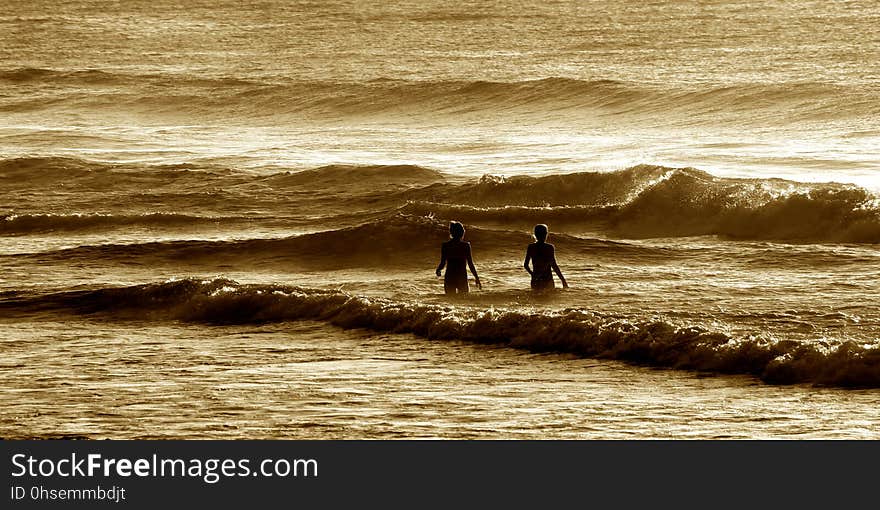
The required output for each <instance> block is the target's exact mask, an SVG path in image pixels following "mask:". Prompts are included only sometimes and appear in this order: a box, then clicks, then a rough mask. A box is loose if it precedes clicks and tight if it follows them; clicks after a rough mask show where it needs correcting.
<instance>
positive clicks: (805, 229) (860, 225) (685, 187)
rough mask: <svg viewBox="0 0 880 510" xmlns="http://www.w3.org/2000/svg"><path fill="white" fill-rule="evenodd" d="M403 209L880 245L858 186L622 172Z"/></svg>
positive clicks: (467, 187) (467, 189) (632, 231)
mask: <svg viewBox="0 0 880 510" xmlns="http://www.w3.org/2000/svg"><path fill="white" fill-rule="evenodd" d="M408 197H409V198H410V200H411V201H410V203H409V204H407V205H406V206H405V207H404V210H405V211H407V212H409V213H412V214H438V215H441V216H444V217H455V218H457V219H460V220H463V221H471V222H500V223H505V222H506V223H515V224H519V223H527V222H542V223H545V222H558V223H560V224H563V225H566V226H567V225H572V224H575V225H581V226H585V227H592V228H599V229H604V230H607V231H608V232H609V233H612V234H614V235H617V236H621V237H626V238H652V237H680V236H700V235H717V236H724V237H728V238H735V239H747V240H779V241H790V242H835V243H837V242H843V243H880V200H878V197H877V196H876V195H873V194H872V193H870V192H868V191H867V190H865V189H863V188H859V187H857V186H854V185H845V184H835V183H823V184H807V183H798V182H793V181H785V180H782V179H733V178H722V177H715V176H712V175H710V174H708V173H706V172H703V171H700V170H697V169H693V168H668V167H662V166H651V165H639V166H636V167H632V168H629V169H626V170H621V171H617V172H583V173H575V174H569V175H550V176H544V177H527V176H520V177H512V178H494V177H491V176H486V177H484V178H482V179H480V180H479V181H478V182H474V183H468V184H464V185H458V186H445V187H442V188H440V187H429V188H426V189H423V190H419V191H416V192H413V193H410V194H409V195H408Z"/></svg>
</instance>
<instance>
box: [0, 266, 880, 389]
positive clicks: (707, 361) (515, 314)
mask: <svg viewBox="0 0 880 510" xmlns="http://www.w3.org/2000/svg"><path fill="white" fill-rule="evenodd" d="M0 307H2V308H4V309H6V310H7V311H19V312H23V313H45V312H50V311H59V310H60V311H65V310H66V311H72V312H75V313H80V314H97V313H107V314H111V315H113V316H117V317H121V318H137V319H139V320H143V319H154V320H182V321H193V322H202V323H209V324H230V323H232V324H241V323H264V322H283V321H293V320H304V319H305V320H320V321H325V322H328V323H331V324H334V325H336V326H340V327H343V328H366V329H370V330H374V331H380V332H391V333H411V334H415V335H418V336H421V337H424V338H428V339H431V340H452V339H455V340H465V341H469V342H476V343H489V344H501V345H506V346H509V347H513V348H519V349H527V350H530V351H535V352H567V353H573V354H576V355H580V356H584V357H594V358H606V359H616V360H623V361H628V362H635V363H640V364H648V365H653V366H658V367H668V368H676V369H687V370H698V371H705V372H713V373H722V374H748V375H753V376H756V377H759V378H760V379H761V380H763V381H765V382H767V383H773V384H802V383H809V384H821V385H833V386H842V387H871V388H878V387H880V348H877V347H876V346H863V345H858V344H856V343H854V342H841V343H836V344H831V343H828V342H816V343H807V342H799V341H793V340H785V341H776V340H772V339H766V338H760V337H752V336H749V337H742V338H734V337H730V336H728V335H726V334H723V333H719V332H713V331H710V330H706V329H703V328H699V327H688V326H682V325H677V324H675V323H673V322H669V321H667V320H663V319H651V320H644V321H629V320H621V319H615V318H613V317H605V316H601V315H598V314H595V313H591V312H588V311H583V310H565V311H561V312H546V313H526V312H522V311H516V310H504V309H495V308H492V309H488V310H484V309H475V308H461V307H452V306H438V305H425V304H412V303H404V302H396V301H391V300H387V299H380V298H366V297H359V296H354V295H349V294H345V293H341V292H337V291H322V290H314V289H304V288H298V287H289V286H280V285H241V284H238V283H237V282H235V281H232V280H228V279H222V278H217V279H213V280H203V281H200V280H196V279H184V280H177V281H169V282H164V283H154V284H144V285H136V286H131V287H119V288H102V289H95V290H78V291H66V292H58V293H52V294H39V295H21V294H13V295H5V296H3V297H2V298H0Z"/></svg>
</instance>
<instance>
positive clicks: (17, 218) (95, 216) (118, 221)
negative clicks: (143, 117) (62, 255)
mask: <svg viewBox="0 0 880 510" xmlns="http://www.w3.org/2000/svg"><path fill="white" fill-rule="evenodd" d="M258 219H259V218H248V217H218V216H191V215H187V214H176V213H161V212H154V213H145V214H121V215H120V214H103V213H86V214H77V213H73V214H51V213H50V214H8V215H5V216H2V215H0V234H2V235H14V234H38V233H48V232H71V231H85V230H102V231H106V230H110V229H117V228H125V227H145V228H156V227H165V228H172V227H203V226H211V225H219V224H223V225H229V224H230V223H245V222H249V221H256V220H258Z"/></svg>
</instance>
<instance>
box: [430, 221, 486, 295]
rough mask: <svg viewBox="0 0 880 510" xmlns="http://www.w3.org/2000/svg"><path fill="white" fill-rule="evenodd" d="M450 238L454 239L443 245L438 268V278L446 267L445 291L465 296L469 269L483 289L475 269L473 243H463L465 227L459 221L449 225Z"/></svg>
mask: <svg viewBox="0 0 880 510" xmlns="http://www.w3.org/2000/svg"><path fill="white" fill-rule="evenodd" d="M449 237H451V238H452V239H450V240H448V241H446V242H445V243H443V245H442V246H441V247H440V265H439V266H437V276H440V272H441V271H442V270H443V267H444V266H446V277H445V278H444V279H443V289H444V290H445V291H446V293H447V294H456V293H458V294H464V293H467V291H468V281H467V268H470V269H471V273H473V275H474V283H476V284H477V287H478V288H480V289H482V288H483V286H482V285H481V284H480V277H479V276H477V268H475V267H474V259H473V258H471V243H468V242H464V241H462V238H463V237H464V225H462V224H461V223H459V222H457V221H453V222H451V223H450V224H449Z"/></svg>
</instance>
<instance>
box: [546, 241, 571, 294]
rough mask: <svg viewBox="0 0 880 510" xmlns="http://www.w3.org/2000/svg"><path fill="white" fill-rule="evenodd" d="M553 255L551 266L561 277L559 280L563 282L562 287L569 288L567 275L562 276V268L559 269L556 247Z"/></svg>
mask: <svg viewBox="0 0 880 510" xmlns="http://www.w3.org/2000/svg"><path fill="white" fill-rule="evenodd" d="M552 255H553V262H552V263H551V266H550V267H552V268H553V271H555V272H556V276H558V277H559V281H560V282H562V288H563V289H567V288H568V282H566V281H565V277H564V276H562V270H561V269H559V264H557V263H556V248H554V249H553V253H552Z"/></svg>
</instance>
